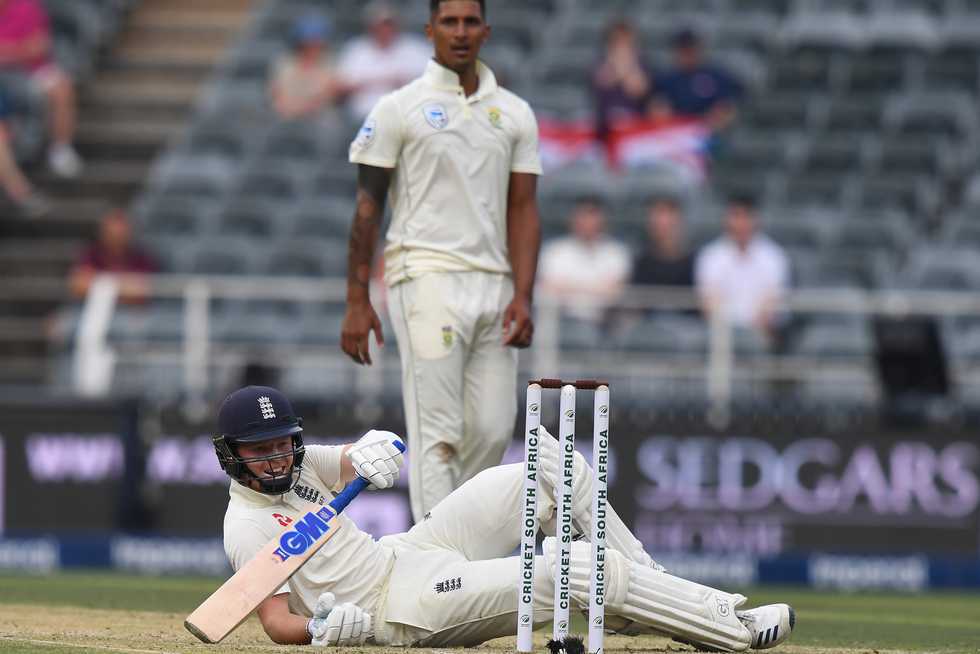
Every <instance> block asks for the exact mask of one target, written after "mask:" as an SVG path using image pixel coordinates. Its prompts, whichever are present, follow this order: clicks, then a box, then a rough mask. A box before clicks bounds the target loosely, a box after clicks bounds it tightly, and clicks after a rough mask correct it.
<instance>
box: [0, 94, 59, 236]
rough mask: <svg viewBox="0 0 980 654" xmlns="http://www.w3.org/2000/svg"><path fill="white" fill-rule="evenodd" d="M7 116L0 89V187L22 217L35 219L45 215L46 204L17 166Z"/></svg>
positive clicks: (4, 100)
mask: <svg viewBox="0 0 980 654" xmlns="http://www.w3.org/2000/svg"><path fill="white" fill-rule="evenodd" d="M7 115H8V105H7V99H6V97H5V96H4V94H3V91H2V89H0V186H2V187H3V190H4V191H6V193H7V196H8V197H9V198H10V200H11V201H12V202H13V203H14V204H15V205H16V206H17V209H18V210H19V211H20V212H21V213H22V214H23V215H25V216H28V217H30V218H36V217H38V216H42V215H44V214H45V213H47V211H48V203H47V201H46V200H45V199H44V198H43V197H42V196H41V195H40V194H39V193H38V192H37V191H35V190H34V188H33V187H32V186H31V183H30V182H29V181H27V178H26V177H24V173H23V172H21V169H20V166H18V165H17V158H16V156H15V155H14V149H13V143H12V136H11V133H10V126H9V125H8V123H7Z"/></svg>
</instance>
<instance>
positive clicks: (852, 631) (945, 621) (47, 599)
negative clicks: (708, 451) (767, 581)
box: [0, 574, 980, 654]
mask: <svg viewBox="0 0 980 654" xmlns="http://www.w3.org/2000/svg"><path fill="white" fill-rule="evenodd" d="M220 582H221V580H220V579H214V578H190V577H160V578H157V577H138V576H128V575H118V574H59V575H55V576H48V577H36V576H0V612H2V611H3V606H2V605H3V603H13V604H36V605H46V606H79V607H87V608H95V609H121V610H127V609H128V610H134V611H159V612H176V613H186V612H189V611H190V610H192V609H193V608H194V607H195V606H196V605H197V604H198V603H200V602H201V600H203V599H204V598H205V597H207V595H208V594H209V593H210V592H212V591H213V590H214V589H215V588H217V586H218V585H219V584H220ZM733 590H736V589H733ZM737 590H739V591H740V592H745V591H744V590H743V589H737ZM745 594H746V595H748V596H749V600H750V604H751V605H753V606H754V605H757V604H765V603H769V602H788V603H789V604H791V605H793V607H794V608H795V609H796V611H797V616H798V622H797V628H796V632H795V633H794V635H793V638H792V640H791V641H790V642H791V643H792V644H793V645H795V646H798V647H800V646H802V647H821V648H840V649H853V650H855V651H856V652H860V653H861V654H864V653H868V654H870V653H872V652H874V651H875V650H882V649H898V650H904V651H915V652H927V651H928V652H944V653H949V654H966V653H970V654H980V594H954V593H930V594H921V595H893V594H837V593H829V592H816V591H812V590H809V589H805V588H790V587H786V588H783V587H774V586H769V587H764V588H757V589H754V590H752V591H751V592H745ZM575 628H576V629H577V630H578V631H579V632H580V633H584V631H585V629H584V623H579V624H577V625H576V626H575ZM0 650H3V651H4V652H8V651H10V652H15V651H25V652H38V653H42V654H54V653H59V654H60V653H61V652H66V653H67V652H70V653H71V654H80V653H82V652H89V651H92V652H96V651H100V652H104V651H105V650H104V649H101V650H100V649H91V650H90V649H88V648H81V647H62V646H56V645H51V646H47V645H31V646H30V649H28V648H27V646H24V648H23V649H19V648H18V646H17V645H16V644H14V643H10V642H8V643H3V642H0Z"/></svg>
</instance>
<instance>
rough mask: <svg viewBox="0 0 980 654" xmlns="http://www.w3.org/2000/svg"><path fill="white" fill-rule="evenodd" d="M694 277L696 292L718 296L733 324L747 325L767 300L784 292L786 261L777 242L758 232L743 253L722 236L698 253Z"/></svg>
mask: <svg viewBox="0 0 980 654" xmlns="http://www.w3.org/2000/svg"><path fill="white" fill-rule="evenodd" d="M694 278H695V282H696V285H697V288H698V291H699V292H700V293H701V294H702V295H709V296H711V297H714V298H717V299H718V301H719V302H720V303H721V310H722V311H724V312H725V315H726V317H727V318H728V320H729V321H730V322H731V323H732V324H735V325H739V326H745V327H748V326H751V325H752V323H753V321H755V320H756V318H757V317H758V315H759V311H760V310H761V309H762V308H763V307H764V306H765V304H766V303H767V302H771V301H773V300H775V299H778V298H780V297H781V296H782V295H783V293H784V291H785V290H786V287H787V285H788V284H789V261H788V260H787V258H786V254H785V253H784V252H783V249H782V248H781V247H780V246H779V245H777V244H776V243H775V242H773V241H772V240H771V239H770V238H768V237H766V236H763V235H761V234H760V235H757V236H755V237H754V238H753V239H752V240H751V241H750V242H749V246H748V248H746V250H745V251H744V252H743V251H742V250H740V249H739V248H738V246H737V245H735V242H734V241H732V240H731V239H730V238H727V237H723V238H719V239H717V240H715V241H713V242H711V243H709V244H708V245H706V246H705V247H704V249H703V250H702V251H701V252H700V253H699V254H698V257H697V261H696V263H695V270H694Z"/></svg>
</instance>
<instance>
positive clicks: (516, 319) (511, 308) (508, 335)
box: [504, 297, 534, 348]
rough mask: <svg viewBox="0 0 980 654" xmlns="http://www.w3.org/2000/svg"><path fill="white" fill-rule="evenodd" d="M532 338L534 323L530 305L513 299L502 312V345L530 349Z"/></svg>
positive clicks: (523, 300) (518, 299)
mask: <svg viewBox="0 0 980 654" xmlns="http://www.w3.org/2000/svg"><path fill="white" fill-rule="evenodd" d="M533 338H534V321H533V320H531V303H530V302H528V301H527V300H525V299H524V298H517V297H515V298H514V299H513V300H511V302H510V304H508V305H507V309H506V310H505V311H504V345H510V346H511V347H517V348H525V347H530V345H531V340H532V339H533Z"/></svg>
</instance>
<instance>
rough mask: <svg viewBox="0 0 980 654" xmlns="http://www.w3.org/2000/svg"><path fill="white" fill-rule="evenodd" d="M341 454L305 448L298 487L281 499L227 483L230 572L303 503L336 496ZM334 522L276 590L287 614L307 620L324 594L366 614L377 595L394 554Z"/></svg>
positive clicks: (354, 529) (344, 519)
mask: <svg viewBox="0 0 980 654" xmlns="http://www.w3.org/2000/svg"><path fill="white" fill-rule="evenodd" d="M341 450H342V447H339V446H338V447H334V446H324V445H307V446H306V457H305V459H304V460H303V472H302V475H301V476H300V479H299V482H298V483H297V484H296V486H295V487H294V488H293V489H292V490H291V491H289V492H288V493H285V494H283V495H265V494H263V493H259V492H257V491H254V490H252V489H250V488H246V487H245V486H242V485H241V484H239V483H238V482H237V481H232V482H231V491H230V496H231V497H230V499H229V501H228V510H227V511H226V512H225V523H224V544H225V553H226V554H227V555H228V560H229V561H230V562H231V566H232V568H234V569H235V570H238V569H239V568H240V567H242V566H243V565H245V564H246V563H248V561H249V560H250V559H251V558H252V557H253V556H255V554H256V552H258V551H259V550H261V549H262V548H263V547H265V546H266V545H267V544H268V543H269V541H270V540H272V539H273V538H276V537H278V536H279V535H280V534H281V533H282V531H283V528H284V527H285V526H287V524H288V523H287V521H288V520H289V519H290V518H295V517H296V516H298V515H300V514H301V510H302V509H303V507H304V506H305V503H306V502H313V503H314V504H325V503H327V502H329V501H330V500H332V499H333V497H334V493H333V490H334V489H336V490H337V491H338V492H339V491H340V488H339V487H338V486H339V479H340V457H341ZM354 501H357V500H354ZM337 519H338V520H339V521H340V522H341V526H340V529H339V531H338V533H337V534H336V535H335V536H334V537H333V538H331V539H330V540H328V541H327V542H326V543H324V545H323V547H322V548H321V549H320V551H319V552H317V553H316V554H314V555H313V556H312V557H311V558H310V560H309V561H307V562H306V564H305V565H304V566H303V567H302V568H300V569H299V570H298V571H297V572H296V574H294V575H293V576H292V577H291V578H290V580H289V581H288V582H287V584H286V585H284V586H283V587H282V588H280V589H279V590H278V591H277V594H278V593H289V609H290V611H291V612H293V613H296V614H298V615H306V616H312V615H313V608H314V607H315V606H316V601H317V598H319V597H320V594H321V593H323V592H325V591H328V590H329V591H331V592H332V593H334V594H335V595H336V596H337V603H338V604H340V603H342V602H353V603H354V604H356V605H358V606H360V607H361V608H363V609H364V610H366V611H371V612H373V609H374V607H375V605H376V603H377V601H378V599H379V598H380V596H381V589H382V586H383V584H384V582H385V580H386V579H387V578H388V573H389V572H390V570H391V566H392V565H393V562H394V553H393V552H392V550H391V548H389V547H387V546H385V545H382V544H380V543H378V542H377V541H375V540H374V539H373V538H372V537H371V536H370V535H369V534H366V533H365V532H363V531H361V530H360V529H358V528H357V525H355V524H354V522H353V521H351V520H350V519H349V518H348V517H347V516H345V515H344V514H343V513H341V514H340V515H339V516H338V517H337Z"/></svg>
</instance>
